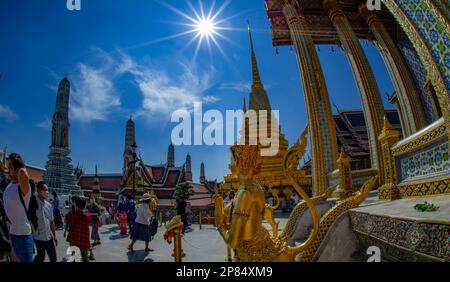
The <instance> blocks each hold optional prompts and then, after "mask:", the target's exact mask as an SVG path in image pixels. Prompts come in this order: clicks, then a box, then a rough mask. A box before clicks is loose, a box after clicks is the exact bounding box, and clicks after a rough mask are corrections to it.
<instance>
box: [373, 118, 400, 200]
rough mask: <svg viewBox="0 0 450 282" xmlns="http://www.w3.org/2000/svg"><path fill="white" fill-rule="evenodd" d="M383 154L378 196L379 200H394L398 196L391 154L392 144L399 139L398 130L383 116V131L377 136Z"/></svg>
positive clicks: (393, 161) (393, 160)
mask: <svg viewBox="0 0 450 282" xmlns="http://www.w3.org/2000/svg"><path fill="white" fill-rule="evenodd" d="M379 140H380V143H381V148H382V150H383V156H384V161H385V165H384V179H380V185H382V186H381V187H380V189H378V197H379V198H380V199H381V200H395V199H398V198H399V197H400V194H399V191H398V188H397V179H396V172H395V159H394V156H393V154H392V151H391V148H392V146H393V145H394V144H395V143H397V142H398V141H399V140H400V132H398V131H397V130H396V129H394V128H393V127H392V125H391V124H390V123H389V121H388V119H387V118H386V117H384V126H383V131H382V133H381V135H380V137H379Z"/></svg>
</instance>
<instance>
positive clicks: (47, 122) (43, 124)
mask: <svg viewBox="0 0 450 282" xmlns="http://www.w3.org/2000/svg"><path fill="white" fill-rule="evenodd" d="M36 126H37V127H40V128H42V129H45V130H50V129H51V128H52V121H51V120H50V118H49V117H47V116H46V117H45V119H44V120H43V121H41V122H39V123H38V124H36Z"/></svg>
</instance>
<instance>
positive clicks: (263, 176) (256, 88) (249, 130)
mask: <svg viewBox="0 0 450 282" xmlns="http://www.w3.org/2000/svg"><path fill="white" fill-rule="evenodd" d="M249 37H250V48H251V61H252V77H253V82H252V88H251V92H250V103H249V107H248V109H249V110H254V111H256V112H257V114H258V118H257V119H250V118H244V125H243V127H242V129H241V130H240V136H241V137H240V138H241V139H240V142H239V143H244V142H245V144H248V143H249V141H250V140H257V142H258V144H259V145H260V146H261V148H266V149H267V148H268V147H269V146H266V145H262V144H261V143H260V138H259V136H258V129H259V127H260V124H262V125H263V126H265V125H266V126H267V131H268V137H272V136H271V135H270V134H277V135H279V138H278V140H279V146H278V152H275V153H274V154H273V156H261V157H262V164H261V170H260V172H259V173H258V174H257V176H256V179H257V180H258V181H259V183H260V184H261V186H262V187H264V188H266V189H268V190H269V191H270V192H271V193H272V194H274V196H277V195H280V194H281V193H280V192H281V191H282V192H283V193H284V195H285V196H286V197H281V198H280V200H281V201H283V200H286V199H289V198H290V196H291V195H292V192H293V187H292V186H291V184H290V182H289V180H288V179H287V178H286V176H285V174H284V171H283V159H284V156H285V155H286V153H287V150H288V148H289V142H288V141H287V139H286V137H285V135H284V134H283V133H282V132H281V126H279V124H278V121H277V119H276V117H275V116H274V115H273V113H272V107H271V105H270V100H269V97H268V95H267V92H266V91H265V89H264V85H263V83H262V82H261V77H260V74H259V69H258V63H257V60H256V55H255V50H254V46H253V38H252V34H251V30H250V28H249ZM243 111H244V113H247V104H246V101H245V98H244V106H243ZM259 111H267V119H268V121H267V120H265V119H266V117H264V116H261V115H259ZM246 117H247V115H246ZM255 123H256V124H255ZM272 123H273V127H275V126H277V127H278V128H279V130H278V131H277V130H275V131H274V130H271V128H272ZM255 137H256V138H255ZM242 138H245V141H243V140H242ZM253 138H255V139H253ZM273 138H275V137H273ZM297 161H299V160H297ZM297 165H298V163H297V164H296V165H295V173H294V177H295V178H296V180H297V182H298V183H299V184H300V185H302V186H310V185H311V180H310V179H308V178H306V177H305V173H304V171H302V170H299V169H297ZM230 169H231V165H230ZM224 180H225V182H224V183H223V184H222V185H220V190H221V191H222V192H223V193H224V194H226V195H229V193H230V192H231V191H237V190H238V189H239V187H240V183H239V181H238V180H237V179H235V178H234V177H233V176H232V175H231V174H229V175H227V176H225V177H224ZM283 198H284V199H283Z"/></svg>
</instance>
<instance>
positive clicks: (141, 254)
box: [127, 250, 154, 262]
mask: <svg viewBox="0 0 450 282" xmlns="http://www.w3.org/2000/svg"><path fill="white" fill-rule="evenodd" d="M127 256H128V262H153V261H154V260H153V259H151V258H147V256H148V253H146V252H145V251H143V250H142V251H135V252H127Z"/></svg>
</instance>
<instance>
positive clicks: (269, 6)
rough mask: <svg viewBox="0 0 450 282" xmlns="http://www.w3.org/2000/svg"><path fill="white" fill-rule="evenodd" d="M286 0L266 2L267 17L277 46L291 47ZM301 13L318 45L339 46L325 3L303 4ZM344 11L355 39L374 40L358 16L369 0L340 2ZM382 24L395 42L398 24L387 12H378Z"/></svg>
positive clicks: (311, 0) (306, 1)
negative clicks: (284, 6) (285, 13)
mask: <svg viewBox="0 0 450 282" xmlns="http://www.w3.org/2000/svg"><path fill="white" fill-rule="evenodd" d="M284 1H285V0H265V2H266V11H267V16H268V17H269V20H270V25H271V27H270V29H271V30H272V39H273V45H274V46H285V45H292V41H291V36H290V32H289V27H288V24H287V22H286V19H285V17H284V15H283V11H282V7H283V5H284ZM299 2H300V3H301V9H302V11H303V14H304V15H305V19H306V22H307V23H308V25H309V26H310V27H312V28H313V29H314V30H313V31H312V32H311V36H312V38H313V41H314V43H316V44H336V43H338V42H339V39H338V34H337V32H336V29H335V28H334V26H333V24H332V22H331V20H330V19H329V17H328V15H327V13H326V12H325V10H324V8H323V5H322V4H323V0H302V1H299ZM338 2H339V5H340V7H341V9H342V10H343V11H344V13H345V14H346V15H347V18H348V19H349V21H350V24H351V25H352V27H353V30H354V31H355V33H356V35H357V36H358V37H359V38H362V39H374V37H373V35H372V34H371V33H370V31H369V27H368V26H367V24H366V22H365V20H364V19H363V18H362V17H361V16H360V15H359V13H358V6H359V5H360V4H362V3H366V0H338ZM376 13H377V15H378V16H379V17H380V18H381V20H382V21H383V24H384V25H385V27H386V29H387V31H388V32H389V33H390V34H391V37H392V38H393V39H394V40H395V38H396V27H397V24H396V21H395V19H394V18H393V17H392V16H391V14H390V13H389V12H388V11H376Z"/></svg>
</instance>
